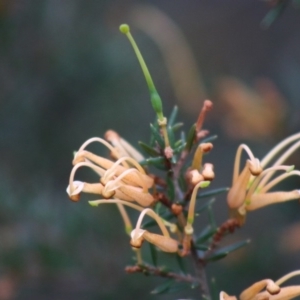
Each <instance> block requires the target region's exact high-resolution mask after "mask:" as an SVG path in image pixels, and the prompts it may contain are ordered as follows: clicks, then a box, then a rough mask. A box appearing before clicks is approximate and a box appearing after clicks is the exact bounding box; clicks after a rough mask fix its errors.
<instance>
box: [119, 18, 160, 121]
mask: <svg viewBox="0 0 300 300" xmlns="http://www.w3.org/2000/svg"><path fill="white" fill-rule="evenodd" d="M120 31H121V32H122V33H124V34H125V35H126V36H127V38H128V40H129V41H130V43H131V45H132V48H133V50H134V52H135V54H136V56H137V59H138V61H139V63H140V65H141V68H142V71H143V73H144V76H145V79H146V82H147V85H148V89H149V92H150V99H151V104H152V107H153V109H154V111H155V112H156V114H157V117H158V119H159V120H163V118H164V115H163V108H162V101H161V98H160V96H159V94H158V93H157V90H156V88H155V85H154V83H153V80H152V77H151V75H150V72H149V70H148V67H147V65H146V63H145V61H144V58H143V56H142V54H141V52H140V50H139V48H138V46H137V44H136V42H135V40H134V38H133V37H132V35H131V33H130V27H129V26H128V25H127V24H122V25H121V26H120Z"/></svg>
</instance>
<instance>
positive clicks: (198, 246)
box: [195, 243, 209, 251]
mask: <svg viewBox="0 0 300 300" xmlns="http://www.w3.org/2000/svg"><path fill="white" fill-rule="evenodd" d="M195 248H196V249H197V250H201V251H207V250H209V247H208V246H207V245H204V244H200V243H198V244H195Z"/></svg>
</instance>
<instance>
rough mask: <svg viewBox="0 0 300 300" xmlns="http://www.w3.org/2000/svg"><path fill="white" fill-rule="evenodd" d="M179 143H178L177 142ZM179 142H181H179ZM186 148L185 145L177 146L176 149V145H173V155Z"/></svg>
mask: <svg viewBox="0 0 300 300" xmlns="http://www.w3.org/2000/svg"><path fill="white" fill-rule="evenodd" d="M178 142H179V141H178ZM180 142H181V141H180ZM185 147H186V144H185V143H184V144H181V145H179V146H178V147H176V143H175V148H174V153H175V154H178V153H181V152H182V150H183V149H184V148H185Z"/></svg>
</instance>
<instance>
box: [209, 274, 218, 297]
mask: <svg viewBox="0 0 300 300" xmlns="http://www.w3.org/2000/svg"><path fill="white" fill-rule="evenodd" d="M210 290H211V297H212V300H219V299H220V297H219V289H218V287H217V283H216V279H215V278H212V279H211V285H210Z"/></svg>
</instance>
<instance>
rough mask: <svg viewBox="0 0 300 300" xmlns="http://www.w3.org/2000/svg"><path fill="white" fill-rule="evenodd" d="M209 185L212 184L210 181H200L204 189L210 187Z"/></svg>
mask: <svg viewBox="0 0 300 300" xmlns="http://www.w3.org/2000/svg"><path fill="white" fill-rule="evenodd" d="M209 185H210V181H202V182H201V183H200V187H201V188H202V189H204V188H206V187H208V186H209Z"/></svg>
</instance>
